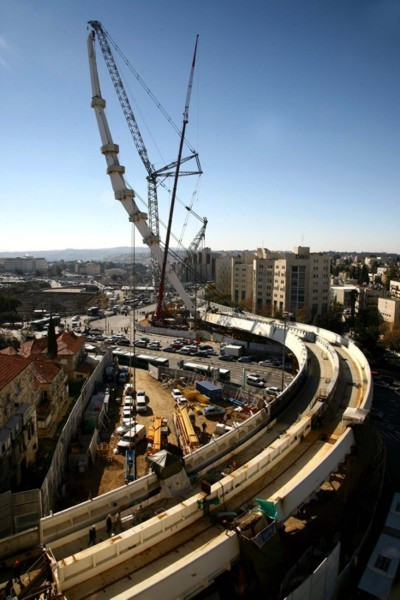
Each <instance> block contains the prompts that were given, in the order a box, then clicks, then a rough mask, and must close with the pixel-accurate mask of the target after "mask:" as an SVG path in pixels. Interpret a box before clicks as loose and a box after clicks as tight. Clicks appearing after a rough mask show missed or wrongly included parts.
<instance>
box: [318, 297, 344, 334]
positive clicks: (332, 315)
mask: <svg viewBox="0 0 400 600" xmlns="http://www.w3.org/2000/svg"><path fill="white" fill-rule="evenodd" d="M313 323H314V325H317V327H322V328H323V329H328V330H329V331H334V332H335V333H339V334H341V333H343V330H344V322H343V304H341V303H340V302H338V301H337V300H336V298H335V299H334V300H333V301H332V302H331V303H330V304H329V306H328V310H327V312H326V313H325V314H324V315H317V316H316V317H315V318H314V321H313Z"/></svg>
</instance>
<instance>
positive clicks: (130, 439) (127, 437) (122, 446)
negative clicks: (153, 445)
mask: <svg viewBox="0 0 400 600" xmlns="http://www.w3.org/2000/svg"><path fill="white" fill-rule="evenodd" d="M145 437H146V427H145V426H144V425H140V424H139V423H136V425H135V426H134V427H132V428H131V429H129V431H127V432H126V433H125V434H124V435H123V436H122V437H121V439H120V440H119V442H118V444H117V446H116V450H117V452H119V453H120V454H124V453H125V452H126V450H127V449H128V448H131V447H133V446H135V445H136V444H137V442H140V440H143V439H144V438H145Z"/></svg>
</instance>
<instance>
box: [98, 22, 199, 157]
mask: <svg viewBox="0 0 400 600" xmlns="http://www.w3.org/2000/svg"><path fill="white" fill-rule="evenodd" d="M102 29H103V31H104V34H105V35H106V37H107V39H108V40H109V42H110V43H111V45H112V46H113V48H114V50H115V51H116V52H117V53H118V54H119V56H120V57H121V59H122V60H123V61H124V63H125V64H126V66H127V67H128V69H129V70H130V71H131V72H132V74H133V75H134V76H135V77H136V79H137V80H138V82H139V83H140V85H141V86H142V87H143V88H144V90H145V91H146V92H147V94H148V95H149V96H150V98H151V99H152V100H153V102H154V104H155V105H156V106H157V108H158V109H159V110H160V112H161V113H162V114H163V115H164V117H165V118H166V120H167V121H168V122H169V124H170V125H171V126H172V128H173V129H174V130H175V132H176V133H177V134H178V136H179V137H180V136H181V135H182V132H181V130H180V129H179V127H178V126H177V125H176V124H175V123H174V121H173V120H172V118H171V117H170V116H169V114H168V113H167V111H166V110H165V108H164V107H163V106H162V104H161V103H160V102H159V101H158V100H157V98H156V97H155V95H154V94H153V92H152V91H151V89H150V88H149V86H148V85H147V84H146V83H145V82H144V81H143V79H142V78H141V76H140V75H139V73H138V72H137V71H136V69H135V68H134V67H133V65H132V64H131V63H130V61H129V60H128V59H127V58H126V56H125V55H124V53H123V52H122V50H120V48H119V47H118V45H117V44H116V43H115V42H114V40H113V39H112V37H111V35H110V34H109V33H108V31H107V30H106V29H104V27H102ZM184 143H185V145H186V146H187V147H188V148H189V150H190V151H191V152H192V153H193V154H196V151H195V150H194V148H193V147H192V145H191V144H190V143H189V142H188V141H187V140H186V139H185V142H184Z"/></svg>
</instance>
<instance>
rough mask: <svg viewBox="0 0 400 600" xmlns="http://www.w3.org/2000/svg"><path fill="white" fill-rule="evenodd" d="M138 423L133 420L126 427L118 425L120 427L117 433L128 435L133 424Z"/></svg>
mask: <svg viewBox="0 0 400 600" xmlns="http://www.w3.org/2000/svg"><path fill="white" fill-rule="evenodd" d="M134 423H136V421H133V420H131V422H130V423H127V424H126V425H118V427H117V428H116V430H115V433H116V434H117V435H125V433H127V431H129V430H130V429H131V428H132V426H133V424H134Z"/></svg>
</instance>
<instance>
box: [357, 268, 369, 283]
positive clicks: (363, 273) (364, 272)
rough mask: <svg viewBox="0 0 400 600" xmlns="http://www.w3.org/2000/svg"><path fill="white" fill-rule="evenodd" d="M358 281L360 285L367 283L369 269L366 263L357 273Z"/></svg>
mask: <svg viewBox="0 0 400 600" xmlns="http://www.w3.org/2000/svg"><path fill="white" fill-rule="evenodd" d="M357 279H358V283H359V284H360V285H368V283H369V269H368V267H367V265H363V266H362V268H361V270H360V272H359V274H358V277H357Z"/></svg>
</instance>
